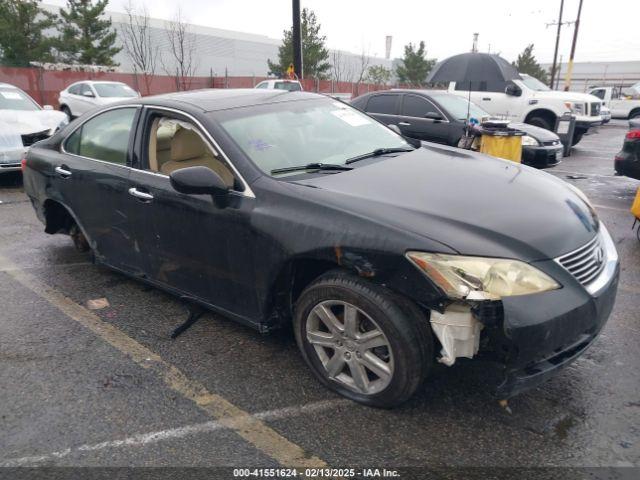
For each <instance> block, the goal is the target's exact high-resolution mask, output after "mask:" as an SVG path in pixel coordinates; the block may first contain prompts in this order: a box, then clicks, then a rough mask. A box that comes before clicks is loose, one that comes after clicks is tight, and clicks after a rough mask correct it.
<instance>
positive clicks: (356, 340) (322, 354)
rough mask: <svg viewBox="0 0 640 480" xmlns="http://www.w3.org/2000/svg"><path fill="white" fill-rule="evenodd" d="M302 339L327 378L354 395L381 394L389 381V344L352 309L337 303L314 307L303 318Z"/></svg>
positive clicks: (363, 315)
mask: <svg viewBox="0 0 640 480" xmlns="http://www.w3.org/2000/svg"><path fill="white" fill-rule="evenodd" d="M306 338H307V341H308V342H309V343H310V344H311V345H312V346H313V348H314V350H315V353H316V355H317V356H318V359H319V360H320V362H321V363H322V366H323V367H324V369H325V372H326V374H327V376H328V377H329V378H331V379H332V380H335V381H337V382H340V383H342V384H343V385H345V386H346V387H348V388H349V389H351V390H353V391H355V392H358V393H361V394H365V395H372V394H375V393H378V392H381V391H382V390H384V389H385V388H386V387H387V386H388V385H389V383H390V382H391V379H392V378H393V368H394V364H393V352H392V350H391V345H390V343H389V340H388V339H387V337H386V335H385V334H384V332H383V331H382V329H381V328H380V327H379V326H378V324H377V323H376V322H375V321H374V320H373V319H372V318H371V317H370V316H369V315H367V314H366V313H365V312H364V311H363V310H361V309H360V308H358V307H356V306H355V305H352V304H350V303H347V302H342V301H337V300H327V301H323V302H321V303H318V304H317V305H316V306H315V307H313V309H312V310H311V312H310V313H309V315H308V317H307V322H306Z"/></svg>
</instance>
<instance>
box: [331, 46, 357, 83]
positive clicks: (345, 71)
mask: <svg viewBox="0 0 640 480" xmlns="http://www.w3.org/2000/svg"><path fill="white" fill-rule="evenodd" d="M331 79H332V80H333V81H334V82H336V83H340V82H350V81H351V80H352V79H353V72H352V69H351V64H350V63H349V61H348V59H346V58H345V57H344V54H343V53H342V52H341V51H340V50H333V51H332V52H331Z"/></svg>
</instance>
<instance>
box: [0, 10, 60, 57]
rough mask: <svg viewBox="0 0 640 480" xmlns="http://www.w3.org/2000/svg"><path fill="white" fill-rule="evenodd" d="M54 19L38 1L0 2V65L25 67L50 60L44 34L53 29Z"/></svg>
mask: <svg viewBox="0 0 640 480" xmlns="http://www.w3.org/2000/svg"><path fill="white" fill-rule="evenodd" d="M55 24H56V16H55V15H53V14H51V13H49V12H47V11H45V10H43V9H42V8H41V7H40V1H39V0H0V62H1V63H2V64H3V65H9V66H13V67H28V66H29V62H49V61H52V60H53V56H52V53H51V47H52V42H51V39H50V38H48V37H46V36H45V35H43V31H44V30H47V29H48V28H51V27H53V26H55Z"/></svg>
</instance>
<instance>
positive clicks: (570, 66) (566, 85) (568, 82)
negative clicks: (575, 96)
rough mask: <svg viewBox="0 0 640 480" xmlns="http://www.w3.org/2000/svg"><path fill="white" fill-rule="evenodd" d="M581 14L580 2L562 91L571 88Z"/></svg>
mask: <svg viewBox="0 0 640 480" xmlns="http://www.w3.org/2000/svg"><path fill="white" fill-rule="evenodd" d="M581 12H582V0H580V4H579V5H578V18H576V24H575V29H574V30H573V43H572V44H571V55H569V64H568V65H567V76H566V77H565V78H564V91H565V92H567V91H569V89H570V88H571V74H572V73H573V57H574V55H575V53H576V43H578V28H579V27H580V13H581Z"/></svg>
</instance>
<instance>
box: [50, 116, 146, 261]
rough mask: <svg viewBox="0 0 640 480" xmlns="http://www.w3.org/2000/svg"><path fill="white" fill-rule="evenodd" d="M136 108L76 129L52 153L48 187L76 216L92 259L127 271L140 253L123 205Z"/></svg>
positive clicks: (125, 199) (95, 120) (87, 123)
mask: <svg viewBox="0 0 640 480" xmlns="http://www.w3.org/2000/svg"><path fill="white" fill-rule="evenodd" d="M138 116H139V108H138V107H135V106H127V107H118V108H113V109H109V110H107V111H103V112H101V113H99V114H97V115H94V116H93V117H91V118H89V119H88V120H87V121H85V122H84V123H82V124H81V125H80V126H79V127H78V128H76V129H75V130H74V131H73V132H72V133H71V134H70V135H69V136H68V137H67V138H66V139H65V140H64V141H63V143H62V147H61V152H60V153H59V154H56V155H55V156H54V157H53V158H52V162H51V163H52V166H53V172H52V174H53V177H52V178H53V180H52V183H54V185H53V190H55V191H57V192H59V194H60V196H61V199H60V200H61V201H62V202H63V204H64V205H65V206H66V207H67V208H68V209H69V210H70V211H71V212H72V214H73V215H74V216H75V217H76V220H77V222H78V223H79V225H80V227H81V228H82V230H83V232H84V234H85V236H86V237H87V240H88V241H89V243H90V245H91V247H92V249H93V251H94V254H95V255H96V258H97V259H98V260H99V261H102V262H105V263H108V264H110V265H112V266H114V267H116V268H119V269H121V270H124V271H126V272H129V273H133V274H137V273H139V272H140V266H141V265H140V258H139V255H138V254H137V245H136V244H135V238H134V236H133V235H132V224H131V218H130V215H129V211H128V210H127V201H128V199H129V196H128V194H127V188H128V181H129V171H130V167H129V165H130V162H131V154H132V147H133V138H134V131H135V126H136V123H137V119H138Z"/></svg>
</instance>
